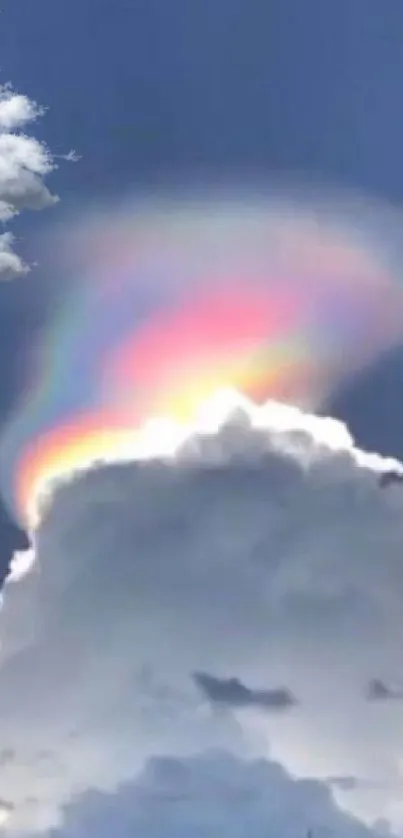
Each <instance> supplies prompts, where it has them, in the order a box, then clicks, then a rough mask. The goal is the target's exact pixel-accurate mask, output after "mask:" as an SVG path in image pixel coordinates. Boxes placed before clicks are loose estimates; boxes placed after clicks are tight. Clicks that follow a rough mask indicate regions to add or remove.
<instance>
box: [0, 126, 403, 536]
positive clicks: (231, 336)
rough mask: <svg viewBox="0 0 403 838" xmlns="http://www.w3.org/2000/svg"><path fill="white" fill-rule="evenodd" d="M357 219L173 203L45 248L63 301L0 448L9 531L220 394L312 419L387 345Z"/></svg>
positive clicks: (242, 202) (395, 319)
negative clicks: (151, 432)
mask: <svg viewBox="0 0 403 838" xmlns="http://www.w3.org/2000/svg"><path fill="white" fill-rule="evenodd" d="M10 118H11V117H10V116H9V119H10ZM317 204H318V202H317ZM360 211H361V212H362V206H361V205H359V204H358V203H357V204H356V205H355V206H354V207H352V205H351V206H350V205H349V213H347V210H346V207H344V208H343V207H342V206H341V204H340V202H339V204H338V205H336V204H335V201H332V199H331V197H329V196H328V197H327V203H326V201H325V200H324V198H322V205H321V206H319V204H318V205H317V206H315V203H314V202H312V201H311V204H309V202H308V203H307V202H305V203H304V202H302V200H301V199H299V200H297V199H296V198H291V197H290V196H283V197H282V198H281V200H280V198H279V197H277V198H274V197H273V198H269V197H267V195H265V194H263V193H262V192H261V193H258V192H252V191H250V192H248V193H247V192H244V193H242V192H241V191H240V192H239V193H237V194H234V193H231V194H229V192H228V193H224V192H223V193H214V192H211V193H210V192H209V193H208V194H207V193H205V194H203V195H202V194H201V193H195V192H192V191H190V190H188V191H187V192H186V190H185V191H184V193H183V194H181V195H179V193H178V194H176V195H173V196H172V195H171V196H170V195H165V196H159V198H157V197H155V196H154V197H148V198H146V199H144V200H140V199H139V200H138V201H137V202H136V203H134V204H127V205H125V206H124V207H123V208H122V207H120V208H119V209H115V210H113V209H109V211H108V212H107V213H105V214H102V213H98V214H96V213H94V214H93V215H92V216H91V217H84V218H82V219H80V222H79V223H78V224H77V225H76V227H74V226H73V227H72V228H71V229H69V231H68V232H67V233H66V235H65V238H64V240H63V242H62V243H60V241H59V243H58V248H59V249H57V248H56V250H57V253H56V256H55V258H56V263H54V264H53V272H54V273H56V274H58V275H59V276H62V277H63V280H64V282H65V286H66V294H65V296H64V300H63V303H62V305H61V306H60V311H59V312H58V313H57V314H56V317H55V319H54V321H53V322H52V324H51V327H50V328H49V331H48V333H47V334H46V335H45V336H44V339H43V344H42V345H41V347H40V351H38V353H37V354H36V356H35V357H36V358H38V359H41V363H40V364H38V368H37V369H36V371H35V375H34V378H33V380H31V382H29V386H28V388H27V394H26V398H25V400H24V403H23V404H22V405H21V408H20V409H19V410H18V412H17V415H16V416H15V417H14V418H13V420H12V422H11V425H10V428H9V431H8V432H7V434H6V436H5V439H4V443H3V446H2V465H3V469H2V471H3V486H4V491H5V493H6V494H7V497H8V498H9V502H10V506H11V508H12V510H13V512H14V514H15V515H16V517H18V519H19V520H20V521H21V522H23V523H24V524H25V525H28V526H30V527H32V526H33V525H34V522H35V518H36V511H37V510H36V499H37V496H38V493H39V491H40V489H43V486H44V484H46V483H47V482H48V481H49V480H50V479H52V478H55V477H59V476H60V475H63V474H66V473H67V474H69V473H70V472H71V471H72V470H74V469H78V468H81V467H83V466H87V465H88V463H90V462H91V461H94V460H96V459H98V460H104V461H116V460H119V459H121V460H124V459H129V460H130V459H132V458H133V456H134V451H135V449H136V448H137V449H140V450H142V448H143V440H141V441H140V442H139V440H138V431H139V429H140V428H141V427H143V425H144V423H145V422H146V421H147V420H148V419H150V418H151V417H161V416H164V417H169V418H174V419H177V420H180V421H183V422H187V421H192V420H193V418H194V416H195V413H196V412H197V409H198V407H199V405H200V403H201V402H202V401H203V400H204V399H205V398H208V397H209V396H210V395H212V394H213V393H214V392H215V391H217V390H218V389H220V388H222V387H234V388H236V389H237V390H239V391H240V392H242V393H244V394H245V395H247V396H249V397H252V398H253V399H255V400H257V401H264V400H265V399H267V398H268V397H270V398H275V399H279V400H282V401H288V402H292V403H294V404H298V405H299V406H303V407H309V408H310V409H312V408H314V409H316V408H317V407H318V406H320V405H321V404H322V403H323V400H324V399H325V397H326V396H327V395H328V393H329V391H330V392H332V391H333V389H334V388H335V387H336V386H337V385H338V384H339V383H340V381H341V380H344V379H345V377H346V376H351V375H352V374H353V373H354V372H355V371H357V370H358V369H360V368H361V367H362V366H363V365H365V364H367V363H369V362H370V360H371V359H373V358H374V356H376V355H377V353H379V352H380V351H382V350H384V349H385V348H387V347H390V346H391V345H393V344H394V343H395V342H396V341H397V340H400V337H401V333H402V325H403V296H402V287H401V285H400V284H399V282H398V281H397V278H398V268H397V267H396V263H395V262H394V261H393V257H394V255H395V254H392V251H390V252H389V251H388V250H387V248H386V247H383V246H381V244H380V241H381V239H380V236H379V229H378V228H379V225H380V217H381V218H382V219H383V216H382V213H379V212H378V214H377V212H373V213H372V214H371V212H369V211H367V210H366V212H367V215H368V218H369V219H370V220H371V223H369V222H368V221H367V222H366V223H367V227H366V228H365V224H364V225H363V226H362V225H361V226H362V229H360V227H359V224H358V222H357V218H359V216H360ZM364 216H365V213H364ZM365 217H366V216H365ZM383 220H384V219H383ZM377 225H378V226H377ZM389 226H390V227H392V224H391V223H390V225H389ZM369 234H371V235H369ZM62 253H63V254H64V255H61V254H62Z"/></svg>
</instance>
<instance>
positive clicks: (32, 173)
mask: <svg viewBox="0 0 403 838" xmlns="http://www.w3.org/2000/svg"><path fill="white" fill-rule="evenodd" d="M42 114H43V110H42V109H41V108H39V107H38V105H37V104H36V103H35V102H33V101H31V100H30V99H28V98H27V97H26V96H22V95H20V94H17V93H14V91H13V89H12V88H11V86H10V85H3V86H0V222H3V223H4V222H8V221H10V220H11V219H12V218H14V216H16V215H18V214H19V213H20V212H21V210H23V209H34V210H40V209H44V208H45V207H49V206H51V205H52V204H54V203H56V202H57V201H58V197H57V196H56V195H52V194H51V192H50V191H49V189H48V188H47V186H46V184H45V180H44V179H45V178H46V176H47V175H48V174H50V173H51V172H52V171H53V170H54V169H55V168H56V166H55V162H54V158H53V157H52V155H51V153H50V151H49V150H48V148H47V147H46V145H45V144H44V143H43V142H40V141H39V140H36V139H35V138H34V137H28V136H26V135H25V134H23V133H21V130H20V129H22V128H24V126H25V125H26V124H28V123H30V122H33V121H34V120H36V119H37V118H38V117H39V116H42ZM12 241H13V239H12V237H11V236H10V235H9V234H3V235H1V236H0V279H12V278H15V277H17V276H20V275H21V274H25V273H26V272H27V270H28V268H27V266H26V265H25V264H24V263H23V262H22V260H21V259H20V258H19V257H18V256H17V255H16V254H15V253H14V252H13V250H12V247H11V245H12Z"/></svg>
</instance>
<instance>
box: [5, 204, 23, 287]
mask: <svg viewBox="0 0 403 838" xmlns="http://www.w3.org/2000/svg"><path fill="white" fill-rule="evenodd" d="M0 215H1V202H0ZM13 242H14V236H12V234H11V233H3V234H2V235H0V277H1V278H2V279H14V277H16V276H20V275H21V274H26V273H27V272H28V270H29V268H28V265H26V264H25V263H24V262H23V261H22V259H21V258H20V257H19V256H18V255H17V254H16V253H15V252H14V250H13V247H12V245H13Z"/></svg>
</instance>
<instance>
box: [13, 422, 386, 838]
mask: <svg viewBox="0 0 403 838" xmlns="http://www.w3.org/2000/svg"><path fill="white" fill-rule="evenodd" d="M216 421H217V415H215V422H216ZM392 466H393V468H398V467H399V466H398V464H393V463H390V462H385V461H383V460H382V459H381V458H379V457H378V458H377V457H369V458H368V457H367V456H366V455H364V454H363V453H362V452H359V451H358V450H357V449H356V448H355V447H354V444H353V441H352V439H351V437H350V436H349V434H348V432H347V430H346V428H345V427H344V426H343V425H341V424H340V423H337V422H335V421H334V420H327V419H319V418H315V417H309V416H307V415H304V414H301V413H300V412H299V411H296V410H293V409H291V408H285V407H281V406H276V405H271V406H270V407H268V408H267V409H266V410H264V409H262V410H256V412H255V413H254V416H253V419H251V418H250V416H248V411H247V410H246V408H245V409H244V410H243V412H242V411H241V412H240V413H238V415H237V417H236V418H234V420H233V422H232V423H230V424H227V425H226V424H224V425H223V426H222V427H221V429H220V430H218V432H214V430H213V426H212V425H211V427H210V428H208V423H207V421H205V433H204V435H202V436H198V437H195V436H193V437H192V438H191V439H189V440H188V441H187V443H185V445H184V447H183V448H182V449H181V451H180V452H179V453H178V454H177V456H176V457H174V458H170V459H167V460H165V461H164V462H162V461H159V462H158V461H156V460H150V461H144V462H137V463H129V464H118V465H110V466H104V467H100V468H97V469H94V470H92V471H89V472H87V473H86V474H82V475H81V476H77V478H76V479H75V480H74V481H73V482H71V483H70V484H65V485H64V486H61V487H60V488H59V489H58V490H57V491H56V493H55V495H54V499H53V502H52V503H51V505H50V507H48V510H47V512H46V513H45V514H44V518H43V520H42V524H41V526H40V528H39V530H38V532H37V533H36V551H37V561H36V563H35V564H34V566H33V567H32V569H31V572H30V573H28V575H25V576H24V578H22V579H21V580H20V581H19V582H18V583H17V584H13V585H8V586H7V587H6V590H5V595H4V606H3V612H2V658H3V662H2V671H1V684H2V688H1V691H0V742H1V743H2V748H3V752H2V753H3V754H4V759H3V760H2V765H1V793H2V797H3V798H4V800H6V801H8V802H9V805H10V806H12V807H13V810H12V812H11V817H10V819H9V823H8V829H9V830H10V832H12V831H13V830H14V831H15V832H16V833H17V834H28V835H29V834H31V833H33V832H35V830H39V829H46V828H48V827H51V826H52V825H53V826H57V825H58V824H62V821H63V812H64V807H65V806H68V805H69V804H71V803H72V801H76V804H75V805H77V806H80V805H81V804H80V803H79V802H77V801H78V800H79V798H80V796H81V795H85V794H86V793H87V792H88V791H91V790H93V791H94V793H95V792H99V793H104V792H110V793H113V792H115V791H116V790H117V789H118V788H119V786H121V785H122V784H124V783H130V782H136V778H138V777H139V775H140V774H141V772H142V771H144V768H145V765H146V763H147V760H149V759H150V758H152V757H155V756H157V757H162V756H163V755H164V754H166V755H167V754H170V755H171V756H173V757H176V758H177V759H187V758H190V757H191V756H192V755H195V754H197V753H200V752H201V751H204V750H206V749H209V748H221V749H225V750H226V751H230V752H232V753H233V754H234V755H236V756H237V757H238V758H239V759H244V758H246V757H247V756H252V755H255V756H256V755H258V756H261V757H268V756H270V757H271V758H272V759H274V760H278V761H280V762H281V763H282V764H283V765H284V766H285V767H286V768H287V769H288V770H289V771H291V772H292V773H293V774H295V775H296V776H302V777H308V776H313V777H318V778H323V779H326V778H331V777H333V778H334V777H357V778H362V781H360V782H357V783H356V784H355V785H354V784H352V785H353V787H350V786H349V787H348V788H346V787H344V788H343V783H341V784H340V783H339V784H337V783H333V786H334V788H335V792H334V793H335V794H336V795H337V799H338V801H339V802H341V803H342V804H343V805H345V806H348V807H349V808H350V809H351V811H352V812H354V813H355V814H357V815H359V816H360V817H363V818H364V817H365V818H366V820H367V821H368V822H371V820H373V819H376V818H379V817H384V818H385V817H386V818H388V819H389V821H390V822H391V823H392V824H393V826H394V828H396V829H398V828H400V829H402V828H403V809H402V803H401V766H402V751H403V702H398V701H393V702H392V701H391V702H370V701H368V700H367V687H368V683H369V682H370V680H371V679H372V678H379V679H382V680H383V681H384V682H385V683H393V684H396V682H398V681H399V678H400V672H401V648H402V634H403V608H402V604H403V562H402V558H401V553H402V546H401V545H402V538H403V524H402V515H401V511H402V502H403V489H402V485H401V484H399V483H391V484H390V485H388V486H385V487H384V488H382V487H381V484H380V472H381V471H382V470H383V471H384V470H387V469H390V468H391V467H392ZM20 558H21V557H20ZM18 566H19V567H20V568H21V567H22V565H21V563H20V561H18V562H17V565H16V567H18ZM21 575H22V574H21ZM195 672H205V673H208V674H210V675H211V676H212V677H213V678H217V679H229V678H237V679H239V680H240V681H241V682H242V683H243V684H246V685H248V686H250V687H253V688H257V689H261V690H272V689H276V688H278V687H280V686H281V687H284V688H287V689H288V690H290V692H291V693H292V695H295V696H296V698H297V700H298V701H297V704H296V705H295V706H293V707H290V709H289V710H287V712H285V713H281V714H276V713H274V714H270V713H262V712H260V711H259V709H257V708H255V707H250V708H247V707H246V708H245V707H243V708H241V709H240V710H239V711H237V710H236V709H235V710H231V709H229V710H228V711H226V710H225V709H224V710H223V709H222V708H219V709H217V710H215V709H214V707H211V703H210V702H209V701H207V700H205V697H203V695H201V693H200V690H198V688H197V686H196V685H195V683H194V677H193V675H194V673H195ZM397 686H399V684H398V683H397ZM0 760H1V754H0ZM245 770H246V769H245ZM85 800H86V798H82V802H83V806H85V805H86V803H85ZM100 805H101V804H100ZM111 805H112V804H111ZM326 805H327V804H326ZM283 816H284V817H286V815H285V814H284V815H281V817H283ZM69 817H70V815H68V817H67V825H68V824H69ZM223 817H224V816H223ZM241 820H242V818H241V815H240V816H239V821H240V822H241ZM224 823H225V822H224ZM341 831H342V830H341ZM7 834H8V833H7ZM66 834H67V835H68V836H69V838H70V835H74V836H76V835H77V832H75V831H74V829H72V830H71V832H68V831H67V833H66ZM114 834H118V833H116V832H114ZM145 834H146V835H147V833H145ZM154 834H155V835H156V836H158V838H159V834H158V832H156V833H154ZM174 834H175V838H178V836H177V835H176V833H173V832H172V835H174ZM219 834H222V835H223V836H224V835H225V834H226V833H225V831H222V832H220V833H219ZM240 834H241V835H242V833H240ZM251 834H253V833H251ZM346 834H347V832H346ZM150 835H151V833H150ZM178 835H179V836H180V835H181V833H178ZM207 835H208V833H207ZM235 835H236V833H235ZM165 838H166V836H165ZM231 838H233V835H232V836H231Z"/></svg>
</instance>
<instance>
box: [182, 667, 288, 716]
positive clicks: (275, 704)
mask: <svg viewBox="0 0 403 838" xmlns="http://www.w3.org/2000/svg"><path fill="white" fill-rule="evenodd" d="M193 678H194V681H195V683H196V684H197V686H198V687H199V689H200V690H201V691H202V693H203V694H204V695H205V696H206V698H208V700H209V701H211V702H212V703H213V704H218V705H224V706H227V707H260V709H262V710H287V709H289V708H290V707H293V706H294V705H295V704H296V703H297V701H296V699H295V697H294V696H293V694H292V693H291V692H290V690H288V689H287V687H274V688H273V689H270V690H268V689H265V690H262V689H251V688H250V687H247V686H245V684H243V683H242V681H240V680H239V678H216V677H215V676H214V675H209V674H208V673H207V672H195V673H194V675H193Z"/></svg>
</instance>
